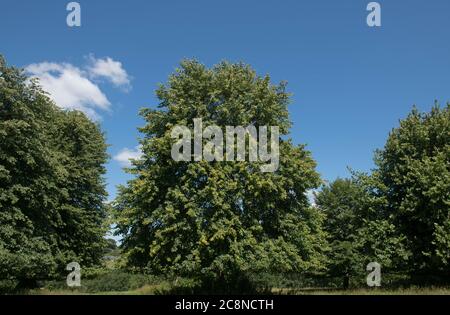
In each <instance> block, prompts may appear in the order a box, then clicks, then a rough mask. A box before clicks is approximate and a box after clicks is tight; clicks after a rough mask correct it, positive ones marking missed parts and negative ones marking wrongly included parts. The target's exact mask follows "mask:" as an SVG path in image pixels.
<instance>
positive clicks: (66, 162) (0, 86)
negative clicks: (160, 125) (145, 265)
mask: <svg viewBox="0 0 450 315" xmlns="http://www.w3.org/2000/svg"><path fill="white" fill-rule="evenodd" d="M106 158H107V155H106V145H105V143H104V137H103V135H102V133H101V132H100V130H99V127H98V126H97V125H96V124H94V123H92V122H91V121H89V120H88V119H87V118H86V117H85V116H84V115H83V114H82V113H78V112H65V111H62V110H60V109H58V108H57V107H56V105H55V104H54V103H53V102H51V101H50V99H49V98H48V97H47V96H46V95H45V93H44V92H43V91H42V90H41V89H40V87H39V85H38V84H37V82H35V81H31V82H27V78H26V76H25V75H24V74H23V72H22V71H21V70H19V69H16V68H13V67H8V66H7V65H6V62H5V60H4V59H3V57H1V56H0V210H1V211H0V279H9V280H14V281H19V282H21V284H23V285H27V284H30V283H32V282H34V281H35V280H36V279H42V278H44V279H45V278H49V277H51V276H54V275H55V274H56V272H57V271H58V270H61V271H62V270H64V269H65V266H66V264H67V263H69V262H71V261H77V262H79V263H80V264H82V265H90V264H94V263H96V262H98V261H99V257H101V256H100V255H101V250H99V249H100V248H101V247H102V244H103V243H104V240H103V235H104V227H103V225H102V224H103V223H102V222H103V218H104V217H105V212H104V205H103V201H104V199H105V196H106V192H105V189H104V183H103V179H102V175H103V174H104V172H105V170H104V166H103V165H104V163H105V161H106Z"/></svg>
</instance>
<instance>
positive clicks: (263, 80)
mask: <svg viewBox="0 0 450 315" xmlns="http://www.w3.org/2000/svg"><path fill="white" fill-rule="evenodd" d="M157 96H158V97H159V99H160V104H159V107H158V109H156V110H153V109H144V110H143V111H142V115H143V117H144V118H145V119H146V122H147V124H146V126H145V127H143V128H141V129H140V130H141V132H142V133H143V134H144V138H143V139H142V141H141V143H142V150H143V157H142V158H141V159H140V160H138V161H135V162H134V166H133V167H132V168H131V169H130V172H131V173H132V174H135V175H136V176H135V178H134V179H132V180H131V181H129V182H128V185H127V186H126V187H121V189H120V194H119V197H118V199H117V201H116V206H115V209H116V221H117V227H118V233H119V234H121V235H123V238H124V240H123V249H124V251H125V253H126V256H127V260H128V263H129V264H130V265H133V266H140V267H146V268H148V269H149V270H150V271H152V272H163V273H174V274H177V275H183V274H187V275H190V276H193V275H197V276H198V275H202V276H206V277H211V278H213V279H217V278H219V279H223V280H226V279H228V278H227V277H232V276H233V275H235V274H238V273H242V272H246V271H314V270H321V269H323V268H324V256H323V251H324V249H326V243H325V239H324V234H323V232H322V230H321V221H322V216H321V215H320V214H319V212H318V211H317V210H316V209H315V208H312V207H310V205H309V202H308V198H307V196H306V194H305V193H306V192H307V190H309V189H312V188H315V187H317V186H318V185H319V184H320V181H319V175H318V174H317V173H316V171H315V165H316V164H315V162H314V161H313V159H312V158H311V155H310V153H309V152H308V151H306V150H305V149H304V146H302V145H300V146H294V145H293V144H292V143H291V141H290V140H288V139H287V138H286V137H285V136H286V135H287V134H288V129H289V127H290V122H289V119H288V116H289V115H288V111H287V105H288V102H289V95H288V94H287V93H286V92H285V84H284V83H282V84H280V85H276V86H275V85H272V84H271V83H270V79H269V77H268V76H266V77H259V76H257V75H256V73H255V72H254V71H253V70H252V69H251V68H250V67H249V66H246V65H244V64H230V63H226V62H224V63H221V64H219V65H217V66H215V67H213V68H211V69H208V68H206V67H205V66H203V65H201V64H199V63H198V62H196V61H184V62H182V64H181V67H180V69H178V70H177V71H176V73H175V74H173V75H171V76H170V78H169V81H168V82H167V84H165V85H162V86H161V87H160V88H159V89H158V91H157ZM194 118H201V119H202V120H203V125H204V126H209V125H212V124H214V125H218V126H220V127H221V128H224V127H225V126H227V125H228V126H244V127H245V126H248V125H254V126H263V125H266V126H279V128H280V132H281V134H282V135H283V136H282V138H283V140H282V141H281V142H280V166H279V168H278V170H277V171H275V172H273V173H263V172H261V171H260V169H259V167H258V163H259V162H249V161H240V162H217V161H212V162H206V161H200V162H175V161H174V160H173V159H172V157H171V145H172V144H173V139H171V137H170V131H171V129H172V128H173V126H175V125H185V126H188V127H189V128H191V130H192V129H193V123H192V122H193V119H194ZM230 279H231V278H230Z"/></svg>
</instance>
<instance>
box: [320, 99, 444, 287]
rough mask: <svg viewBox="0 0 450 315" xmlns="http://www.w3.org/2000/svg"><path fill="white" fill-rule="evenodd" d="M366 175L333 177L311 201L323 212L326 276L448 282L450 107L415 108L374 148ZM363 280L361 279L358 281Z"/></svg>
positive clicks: (347, 280) (345, 283)
mask: <svg viewBox="0 0 450 315" xmlns="http://www.w3.org/2000/svg"><path fill="white" fill-rule="evenodd" d="M374 161H375V165H376V166H375V169H373V170H372V172H371V174H361V173H354V174H353V177H352V178H351V179H337V180H336V181H334V182H332V183H330V184H329V185H327V186H325V187H324V188H323V189H322V190H321V191H320V192H319V193H318V194H317V196H316V202H317V207H318V209H319V210H320V211H323V213H325V214H326V220H325V224H324V228H325V231H326V232H327V234H328V238H329V244H330V245H331V251H330V255H329V260H330V263H329V266H330V267H329V271H330V273H331V274H334V275H341V276H343V278H344V287H347V286H348V284H349V280H350V277H351V276H355V275H361V274H362V273H364V272H365V269H364V267H365V266H366V264H367V263H369V262H371V261H376V262H378V263H380V264H381V266H382V268H383V270H384V272H387V273H389V272H391V273H404V274H407V275H410V276H412V277H416V278H419V279H422V281H421V282H424V281H423V280H424V278H425V277H426V276H428V277H440V278H442V279H447V281H448V280H449V279H450V277H449V276H450V268H449V267H450V104H448V105H447V106H446V107H445V108H442V109H441V108H439V107H438V106H435V107H433V108H432V110H431V112H429V113H420V112H419V111H418V110H417V109H413V110H412V112H411V113H410V114H409V115H408V117H407V118H406V119H404V120H402V121H401V122H400V126H399V127H398V128H395V129H393V130H392V131H391V133H390V134H389V137H388V139H387V142H386V144H385V146H384V148H383V149H381V150H378V151H376V153H375V157H374ZM359 279H361V280H364V277H359Z"/></svg>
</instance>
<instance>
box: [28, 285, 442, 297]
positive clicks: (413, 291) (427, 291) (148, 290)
mask: <svg viewBox="0 0 450 315" xmlns="http://www.w3.org/2000/svg"><path fill="white" fill-rule="evenodd" d="M168 288H169V287H168V285H167V284H160V285H145V286H143V287H141V288H138V289H135V290H128V291H105V292H95V293H86V292H80V291H78V290H61V289H60V290H49V289H45V288H43V289H36V290H30V291H28V292H27V293H26V294H30V295H155V294H160V292H163V291H165V290H167V289H168ZM272 293H273V294H275V295H450V288H438V287H436V288H434V287H429V288H417V287H411V288H401V289H382V288H380V289H351V290H335V289H334V290H327V289H314V288H312V289H281V288H274V289H272Z"/></svg>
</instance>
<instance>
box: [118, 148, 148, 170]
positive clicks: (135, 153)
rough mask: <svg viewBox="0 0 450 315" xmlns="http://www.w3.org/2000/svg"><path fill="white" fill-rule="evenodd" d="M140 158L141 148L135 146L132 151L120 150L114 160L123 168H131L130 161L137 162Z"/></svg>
mask: <svg viewBox="0 0 450 315" xmlns="http://www.w3.org/2000/svg"><path fill="white" fill-rule="evenodd" d="M141 156H142V149H141V146H140V145H139V146H137V147H135V148H134V149H128V148H124V149H122V150H120V152H119V153H118V154H116V155H115V156H114V160H115V161H117V162H119V163H120V164H121V165H122V166H124V167H130V166H131V161H130V160H131V159H132V160H138V159H140V158H141Z"/></svg>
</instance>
